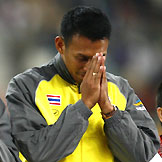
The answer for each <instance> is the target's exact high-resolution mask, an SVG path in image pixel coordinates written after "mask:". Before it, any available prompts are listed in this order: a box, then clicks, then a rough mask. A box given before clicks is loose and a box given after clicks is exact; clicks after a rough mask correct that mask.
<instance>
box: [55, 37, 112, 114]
mask: <svg viewBox="0 0 162 162" xmlns="http://www.w3.org/2000/svg"><path fill="white" fill-rule="evenodd" d="M55 45H56V49H57V50H58V52H59V53H60V54H61V56H62V58H63V60H64V63H65V65H66V67H67V69H68V70H69V72H70V74H71V76H72V77H73V78H74V80H75V81H76V82H77V83H78V84H80V89H81V93H82V98H81V99H82V101H83V102H84V104H85V105H86V106H87V107H88V108H89V109H92V108H93V107H94V106H95V104H96V103H98V104H99V106H100V108H101V111H102V112H104V113H108V112H111V111H112V110H113V106H112V105H111V103H110V101H109V99H108V91H107V79H106V67H105V58H106V55H107V49H108V45H109V40H108V39H106V38H105V39H101V40H97V41H91V40H90V39H88V38H86V37H84V36H81V35H79V34H75V35H74V36H73V37H72V40H70V42H68V45H65V42H64V39H63V38H62V37H60V36H58V37H56V38H55ZM93 73H96V75H93Z"/></svg>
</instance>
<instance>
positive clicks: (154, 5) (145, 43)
mask: <svg viewBox="0 0 162 162" xmlns="http://www.w3.org/2000/svg"><path fill="white" fill-rule="evenodd" d="M77 5H93V6H97V7H99V8H101V9H102V10H103V11H104V12H105V13H106V14H107V15H108V16H109V18H110V20H111V23H112V35H111V41H110V45H109V51H108V57H107V70H108V71H110V72H112V73H114V74H117V75H121V76H123V77H124V78H126V79H128V80H129V83H130V85H131V86H132V87H133V88H134V89H135V91H136V93H137V94H138V96H139V97H140V98H141V100H142V101H143V103H144V105H145V106H146V107H147V109H148V111H149V112H150V113H151V115H153V114H154V113H153V110H154V109H153V108H154V107H155V92H156V88H157V85H158V83H159V82H160V81H161V80H162V70H161V69H162V63H161V62H162V1H161V0H79V1H76V0H69V1H67V0H46V1H42V0H37V1H35V0H28V1H26V0H1V1H0V97H1V98H2V99H4V97H5V92H6V88H7V84H8V82H9V80H10V79H11V78H12V77H13V76H14V75H16V74H17V73H20V72H23V71H24V70H26V69H27V68H31V67H33V66H39V65H41V64H43V63H46V62H47V61H48V60H50V59H51V58H52V57H53V56H54V55H55V54H56V49H55V46H54V38H55V36H56V35H57V34H59V25H60V21H61V18H62V16H63V15H64V13H65V12H66V11H67V10H69V8H71V7H74V6H77ZM98 25H100V24H98Z"/></svg>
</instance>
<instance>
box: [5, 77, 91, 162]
mask: <svg viewBox="0 0 162 162" xmlns="http://www.w3.org/2000/svg"><path fill="white" fill-rule="evenodd" d="M20 87H21V88H20ZM6 98H7V103H8V108H9V111H10V114H11V123H12V133H13V136H14V138H15V143H16V145H17V147H18V148H19V150H20V152H21V153H22V154H23V155H24V156H25V158H26V159H27V160H28V161H30V162H47V161H48V162H55V161H58V160H60V159H62V158H64V157H66V156H68V155H69V154H71V153H72V152H73V151H74V150H75V148H76V147H77V145H78V143H79V141H80V139H81V137H82V136H83V134H84V133H85V131H86V129H87V127H88V118H89V117H90V115H91V114H92V112H91V110H89V109H88V108H87V107H86V106H85V105H84V103H83V102H82V101H81V100H79V101H78V102H77V103H76V104H74V105H69V106H67V107H66V109H65V110H64V111H63V112H62V114H61V115H60V117H59V119H58V120H57V121H56V122H55V123H54V124H53V125H47V123H46V121H45V119H44V118H43V117H42V115H41V114H40V112H39V111H38V109H37V108H36V106H35V105H34V104H33V103H32V102H31V99H30V94H29V91H28V90H27V89H26V87H25V85H24V86H23V85H21V86H20V85H18V83H17V82H16V81H15V80H12V81H11V82H10V84H9V87H8V92H7V95H6Z"/></svg>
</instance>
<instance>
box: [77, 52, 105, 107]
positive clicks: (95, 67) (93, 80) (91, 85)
mask: <svg viewBox="0 0 162 162" xmlns="http://www.w3.org/2000/svg"><path fill="white" fill-rule="evenodd" d="M101 62H102V58H101V56H100V54H96V55H95V56H93V58H92V60H91V61H90V63H89V68H88V70H87V72H86V74H85V76H84V78H83V81H82V83H81V86H80V90H81V93H82V98H81V99H82V101H83V102H84V104H85V105H86V106H87V107H88V108H90V109H91V108H92V107H93V106H95V104H96V103H97V102H98V100H99V97H100V82H101V75H102V69H101V68H100V65H101ZM94 74H95V75H94Z"/></svg>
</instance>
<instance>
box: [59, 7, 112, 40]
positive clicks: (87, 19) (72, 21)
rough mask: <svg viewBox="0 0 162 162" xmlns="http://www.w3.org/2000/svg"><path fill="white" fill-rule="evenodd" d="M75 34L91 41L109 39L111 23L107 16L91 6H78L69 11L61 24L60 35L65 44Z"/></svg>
mask: <svg viewBox="0 0 162 162" xmlns="http://www.w3.org/2000/svg"><path fill="white" fill-rule="evenodd" d="M75 34H80V35H82V36H85V37H87V38H88V39H90V40H92V41H96V40H99V39H104V38H107V39H108V40H109V39H110V35H111V23H110V21H109V18H108V16H107V15H106V14H105V13H103V12H102V11H101V10H100V9H98V8H95V7H91V6H78V7H75V8H72V9H71V10H69V11H68V12H67V13H66V14H65V15H64V16H63V19H62V22H61V35H62V36H63V38H64V41H65V43H68V41H69V40H71V39H72V37H73V36H74V35H75Z"/></svg>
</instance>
